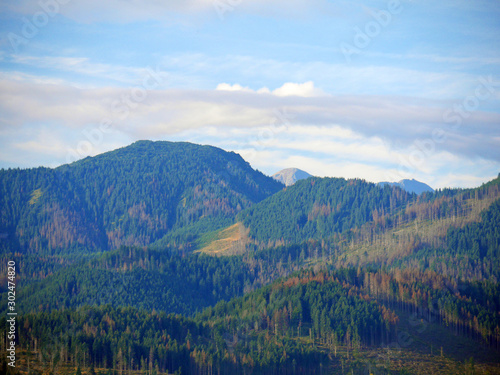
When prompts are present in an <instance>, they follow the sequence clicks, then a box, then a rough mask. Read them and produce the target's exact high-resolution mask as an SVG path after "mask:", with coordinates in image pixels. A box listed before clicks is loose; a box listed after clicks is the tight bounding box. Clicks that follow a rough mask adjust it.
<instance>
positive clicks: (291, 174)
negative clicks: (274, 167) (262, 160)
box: [272, 168, 434, 195]
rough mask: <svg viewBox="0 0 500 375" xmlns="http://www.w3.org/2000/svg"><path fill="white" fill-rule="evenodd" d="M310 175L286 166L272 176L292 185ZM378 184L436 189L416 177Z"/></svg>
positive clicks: (420, 190) (415, 190)
mask: <svg viewBox="0 0 500 375" xmlns="http://www.w3.org/2000/svg"><path fill="white" fill-rule="evenodd" d="M309 177H313V176H312V175H310V174H309V173H307V172H306V171H303V170H301V169H298V168H286V169H283V170H281V171H279V172H276V173H275V174H273V175H272V178H274V179H275V180H276V181H279V182H281V183H282V184H284V185H286V186H292V185H293V184H295V183H296V182H297V181H300V180H305V179H307V178H309ZM377 185H378V186H384V185H390V186H399V187H400V188H401V189H403V190H405V191H407V192H409V193H415V194H417V195H419V194H422V193H423V192H433V191H434V189H433V188H431V187H430V186H429V185H427V184H425V183H423V182H420V181H417V180H415V179H411V180H410V179H404V180H401V181H399V182H387V181H383V182H379V183H378V184H377Z"/></svg>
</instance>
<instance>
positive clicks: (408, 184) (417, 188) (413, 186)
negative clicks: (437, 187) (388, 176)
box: [377, 179, 434, 194]
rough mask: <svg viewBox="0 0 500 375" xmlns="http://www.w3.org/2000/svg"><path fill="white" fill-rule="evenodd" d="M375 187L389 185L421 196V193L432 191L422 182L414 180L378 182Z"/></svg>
mask: <svg viewBox="0 0 500 375" xmlns="http://www.w3.org/2000/svg"><path fill="white" fill-rule="evenodd" d="M377 185H379V186H384V185H390V186H399V187H400V188H401V189H403V190H406V191H407V192H409V193H415V194H422V193H423V192H431V193H432V192H433V191H434V189H433V188H431V187H430V186H429V185H427V184H424V183H423V182H420V181H417V180H415V179H411V180H408V179H405V180H401V181H399V182H387V181H383V182H379V183H378V184H377Z"/></svg>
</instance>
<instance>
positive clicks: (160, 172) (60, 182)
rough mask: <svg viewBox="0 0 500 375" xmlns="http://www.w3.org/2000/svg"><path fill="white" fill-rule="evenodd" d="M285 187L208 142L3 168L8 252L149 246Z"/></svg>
mask: <svg viewBox="0 0 500 375" xmlns="http://www.w3.org/2000/svg"><path fill="white" fill-rule="evenodd" d="M282 187H283V186H282V185H281V184H279V183H278V182H276V181H274V180H273V179H271V178H270V177H267V176H264V175H263V174H262V173H260V172H258V171H255V170H253V169H252V168H251V167H250V166H249V164H248V163H246V162H245V161H244V160H243V159H242V158H241V157H240V156H239V155H237V154H234V153H231V152H226V151H223V150H221V149H217V148H215V147H211V146H199V145H194V144H189V143H171V142H149V141H141V142H136V143H134V144H132V145H131V146H129V147H125V148H122V149H119V150H115V151H112V152H108V153H105V154H102V155H98V156H96V157H93V158H86V159H83V160H80V161H78V162H75V163H73V164H70V165H64V166H62V167H59V168H57V169H46V168H37V169H30V170H1V171H0V192H1V195H0V212H1V214H0V233H2V239H1V240H0V246H1V249H3V252H4V253H5V252H7V251H20V252H26V253H34V252H36V253H37V254H40V253H41V252H45V253H57V252H66V253H67V252H68V251H69V250H71V249H73V250H75V251H80V252H81V251H95V250H108V249H114V248H118V247H119V246H121V245H148V244H150V243H152V242H154V241H156V240H158V239H160V238H162V237H163V236H165V235H166V234H167V233H169V232H170V231H172V230H176V229H179V228H186V227H189V226H190V225H193V224H196V225H197V226H196V227H195V230H193V231H191V233H190V234H186V235H185V237H187V238H182V237H181V238H180V239H178V241H183V242H186V241H189V240H190V239H192V238H193V237H194V236H195V235H196V233H197V232H199V231H206V230H209V229H210V230H213V229H215V228H217V227H220V226H223V225H227V224H230V223H232V222H233V220H234V216H235V215H236V214H237V213H238V212H239V211H241V210H242V209H245V208H248V207H249V206H251V205H252V204H253V203H256V202H259V201H261V200H262V199H264V198H266V197H268V196H269V195H271V194H273V193H275V192H277V191H279V190H280V189H281V188H282Z"/></svg>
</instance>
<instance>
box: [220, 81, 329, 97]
mask: <svg viewBox="0 0 500 375" xmlns="http://www.w3.org/2000/svg"><path fill="white" fill-rule="evenodd" d="M216 90H219V91H243V92H252V93H258V94H273V95H275V96H281V97H284V96H299V97H303V98H311V97H316V96H327V94H326V93H325V92H324V91H323V90H321V89H318V88H316V87H314V82H312V81H308V82H305V83H294V82H287V83H285V84H283V86H281V87H278V88H277V89H275V90H273V91H272V92H271V90H269V89H268V88H267V87H262V88H260V89H258V90H257V91H254V90H252V89H250V88H249V87H243V86H241V85H240V84H238V83H236V84H233V85H231V84H228V83H220V84H219V85H217V88H216Z"/></svg>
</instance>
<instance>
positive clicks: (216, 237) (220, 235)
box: [196, 223, 248, 255]
mask: <svg viewBox="0 0 500 375" xmlns="http://www.w3.org/2000/svg"><path fill="white" fill-rule="evenodd" d="M247 240H248V231H247V230H246V229H245V227H244V226H243V224H241V223H236V224H234V225H232V226H230V227H228V228H225V229H223V230H221V231H218V232H212V233H210V235H209V236H204V237H203V238H202V239H201V240H200V243H199V246H198V247H199V250H197V251H196V252H201V253H205V254H209V255H234V254H238V253H242V252H243V251H244V250H245V243H246V242H247Z"/></svg>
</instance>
